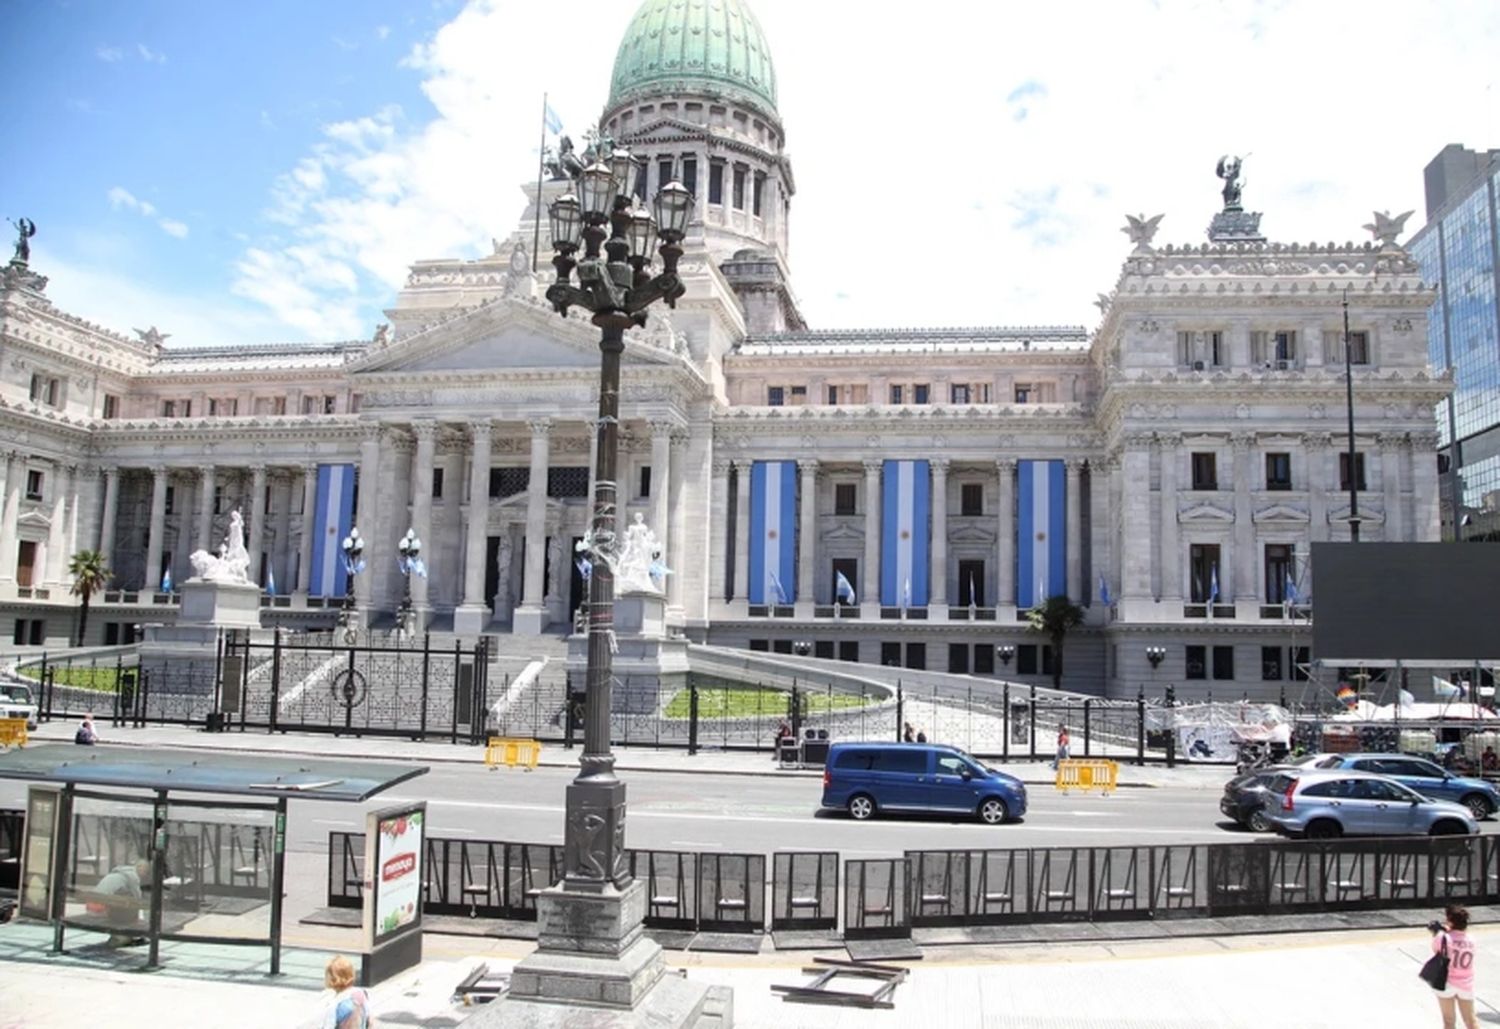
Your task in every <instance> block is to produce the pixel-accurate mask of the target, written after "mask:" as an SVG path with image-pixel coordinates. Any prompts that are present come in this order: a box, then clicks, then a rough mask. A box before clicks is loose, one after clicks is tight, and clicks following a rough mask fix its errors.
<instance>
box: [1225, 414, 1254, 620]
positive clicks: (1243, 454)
mask: <svg viewBox="0 0 1500 1029" xmlns="http://www.w3.org/2000/svg"><path fill="white" fill-rule="evenodd" d="M1232 442H1233V445H1234V469H1233V472H1232V474H1233V475H1234V592H1233V594H1232V596H1233V597H1234V599H1235V600H1236V601H1242V600H1246V601H1255V600H1257V599H1258V598H1259V597H1260V593H1261V590H1260V584H1259V582H1258V581H1257V578H1258V577H1257V576H1256V574H1255V519H1254V517H1253V514H1252V512H1251V510H1250V483H1251V482H1252V481H1253V479H1254V477H1255V469H1254V468H1253V467H1251V465H1252V460H1251V459H1252V457H1253V456H1254V445H1255V437H1254V436H1253V435H1251V434H1250V433H1248V432H1237V433H1235V434H1234V439H1233V441H1232ZM1226 593H1228V591H1227V590H1225V589H1224V584H1223V583H1222V582H1221V583H1219V596H1220V598H1221V599H1222V598H1223V597H1224V595H1225V594H1226Z"/></svg>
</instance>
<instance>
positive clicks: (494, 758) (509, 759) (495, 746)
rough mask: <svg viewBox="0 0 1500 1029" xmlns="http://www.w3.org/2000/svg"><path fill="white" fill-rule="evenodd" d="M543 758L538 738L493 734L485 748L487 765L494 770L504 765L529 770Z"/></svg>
mask: <svg viewBox="0 0 1500 1029" xmlns="http://www.w3.org/2000/svg"><path fill="white" fill-rule="evenodd" d="M541 758H542V745H541V744H540V743H538V742H537V741H536V740H516V739H507V738H506V737H503V736H491V737H490V742H489V745H488V746H486V747H485V748H484V763H485V766H486V767H488V768H489V769H491V770H492V771H493V770H494V769H496V768H499V767H500V766H501V765H504V766H505V767H506V768H515V767H517V766H520V768H521V770H522V771H526V772H529V771H531V770H532V769H533V768H535V767H536V766H537V762H538V761H540V760H541Z"/></svg>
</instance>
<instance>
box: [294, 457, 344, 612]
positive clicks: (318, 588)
mask: <svg viewBox="0 0 1500 1029" xmlns="http://www.w3.org/2000/svg"><path fill="white" fill-rule="evenodd" d="M302 517H303V520H304V521H305V520H306V519H307V518H308V517H309V515H308V513H307V512H304V513H303V516H302ZM311 518H312V533H313V538H312V540H313V553H312V576H311V577H310V578H309V580H308V590H307V593H308V596H312V597H342V596H343V595H344V592H345V590H347V589H348V583H349V573H348V572H347V571H345V570H344V551H343V542H344V537H345V536H347V535H349V530H350V529H352V528H354V466H353V465H352V464H320V465H318V492H317V506H315V507H314V508H313V510H312V513H311Z"/></svg>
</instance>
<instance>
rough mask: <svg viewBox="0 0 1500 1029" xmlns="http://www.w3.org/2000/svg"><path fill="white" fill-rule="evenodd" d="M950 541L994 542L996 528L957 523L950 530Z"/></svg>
mask: <svg viewBox="0 0 1500 1029" xmlns="http://www.w3.org/2000/svg"><path fill="white" fill-rule="evenodd" d="M948 542H950V543H994V542H995V530H994V529H988V528H985V527H983V526H980V525H957V526H955V527H954V528H952V529H950V530H949V531H948Z"/></svg>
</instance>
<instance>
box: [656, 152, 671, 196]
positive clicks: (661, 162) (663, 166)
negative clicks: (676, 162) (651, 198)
mask: <svg viewBox="0 0 1500 1029" xmlns="http://www.w3.org/2000/svg"><path fill="white" fill-rule="evenodd" d="M671 181H672V159H671V158H670V157H658V158H657V159H656V188H657V189H658V190H660V189H661V188H662V187H663V186H665V185H666V184H667V183H669V182H671Z"/></svg>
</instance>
